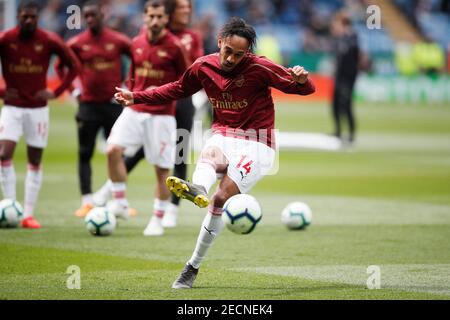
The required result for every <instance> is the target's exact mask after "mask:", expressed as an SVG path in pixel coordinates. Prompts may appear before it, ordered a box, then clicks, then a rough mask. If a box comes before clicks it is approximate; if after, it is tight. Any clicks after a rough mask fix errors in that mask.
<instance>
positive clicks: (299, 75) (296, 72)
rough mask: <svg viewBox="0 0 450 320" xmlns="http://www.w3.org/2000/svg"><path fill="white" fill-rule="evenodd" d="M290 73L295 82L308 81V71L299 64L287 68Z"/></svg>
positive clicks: (302, 82)
mask: <svg viewBox="0 0 450 320" xmlns="http://www.w3.org/2000/svg"><path fill="white" fill-rule="evenodd" d="M288 70H289V72H290V73H291V76H292V79H294V81H295V82H298V83H300V84H304V83H306V81H308V75H309V72H308V71H306V70H305V68H303V67H301V66H295V67H292V68H289V69H288Z"/></svg>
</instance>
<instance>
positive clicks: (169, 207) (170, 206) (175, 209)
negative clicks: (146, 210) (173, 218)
mask: <svg viewBox="0 0 450 320" xmlns="http://www.w3.org/2000/svg"><path fill="white" fill-rule="evenodd" d="M169 211H170V213H173V214H174V215H178V206H177V205H175V204H173V203H172V202H169V204H168V205H167V208H166V212H169Z"/></svg>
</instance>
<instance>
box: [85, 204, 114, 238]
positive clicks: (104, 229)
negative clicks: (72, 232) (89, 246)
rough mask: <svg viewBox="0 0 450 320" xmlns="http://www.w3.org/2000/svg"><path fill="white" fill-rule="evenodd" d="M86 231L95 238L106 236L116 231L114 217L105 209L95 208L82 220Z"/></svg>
mask: <svg viewBox="0 0 450 320" xmlns="http://www.w3.org/2000/svg"><path fill="white" fill-rule="evenodd" d="M84 222H85V224H86V229H88V231H89V232H90V233H92V234H93V235H95V236H108V235H110V234H111V233H113V231H114V230H115V229H116V217H115V216H114V215H113V214H112V213H111V212H109V211H108V209H107V208H106V207H95V208H93V209H91V211H89V212H88V214H87V215H86V217H85V218H84Z"/></svg>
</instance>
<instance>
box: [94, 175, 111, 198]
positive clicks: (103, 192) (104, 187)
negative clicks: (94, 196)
mask: <svg viewBox="0 0 450 320" xmlns="http://www.w3.org/2000/svg"><path fill="white" fill-rule="evenodd" d="M111 188H112V181H111V180H110V179H108V180H106V182H105V183H104V184H103V185H102V186H101V188H100V189H99V190H98V191H97V192H96V193H98V194H101V195H103V196H105V198H106V197H108V196H109V194H110V193H111Z"/></svg>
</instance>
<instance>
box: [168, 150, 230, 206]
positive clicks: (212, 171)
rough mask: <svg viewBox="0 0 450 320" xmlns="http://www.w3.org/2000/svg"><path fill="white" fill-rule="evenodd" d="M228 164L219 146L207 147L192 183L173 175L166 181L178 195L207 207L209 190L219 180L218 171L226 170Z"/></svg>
mask: <svg viewBox="0 0 450 320" xmlns="http://www.w3.org/2000/svg"><path fill="white" fill-rule="evenodd" d="M227 165H228V164H227V161H226V158H225V156H224V155H223V153H222V151H221V150H220V149H219V148H217V147H209V148H206V149H204V150H203V151H202V153H201V155H200V159H199V161H198V162H197V166H196V168H195V171H194V174H193V176H192V183H190V182H188V181H185V180H183V179H180V178H178V177H174V176H171V177H169V178H168V179H167V181H166V184H167V187H168V188H169V190H170V191H172V192H173V193H174V194H175V195H176V196H178V197H180V198H183V199H187V200H189V201H191V202H193V203H194V204H196V205H197V206H199V207H200V208H205V207H207V206H208V204H209V199H208V192H209V190H210V189H211V187H212V186H213V185H214V183H215V182H216V180H217V173H219V172H224V171H225V170H226V167H227Z"/></svg>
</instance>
